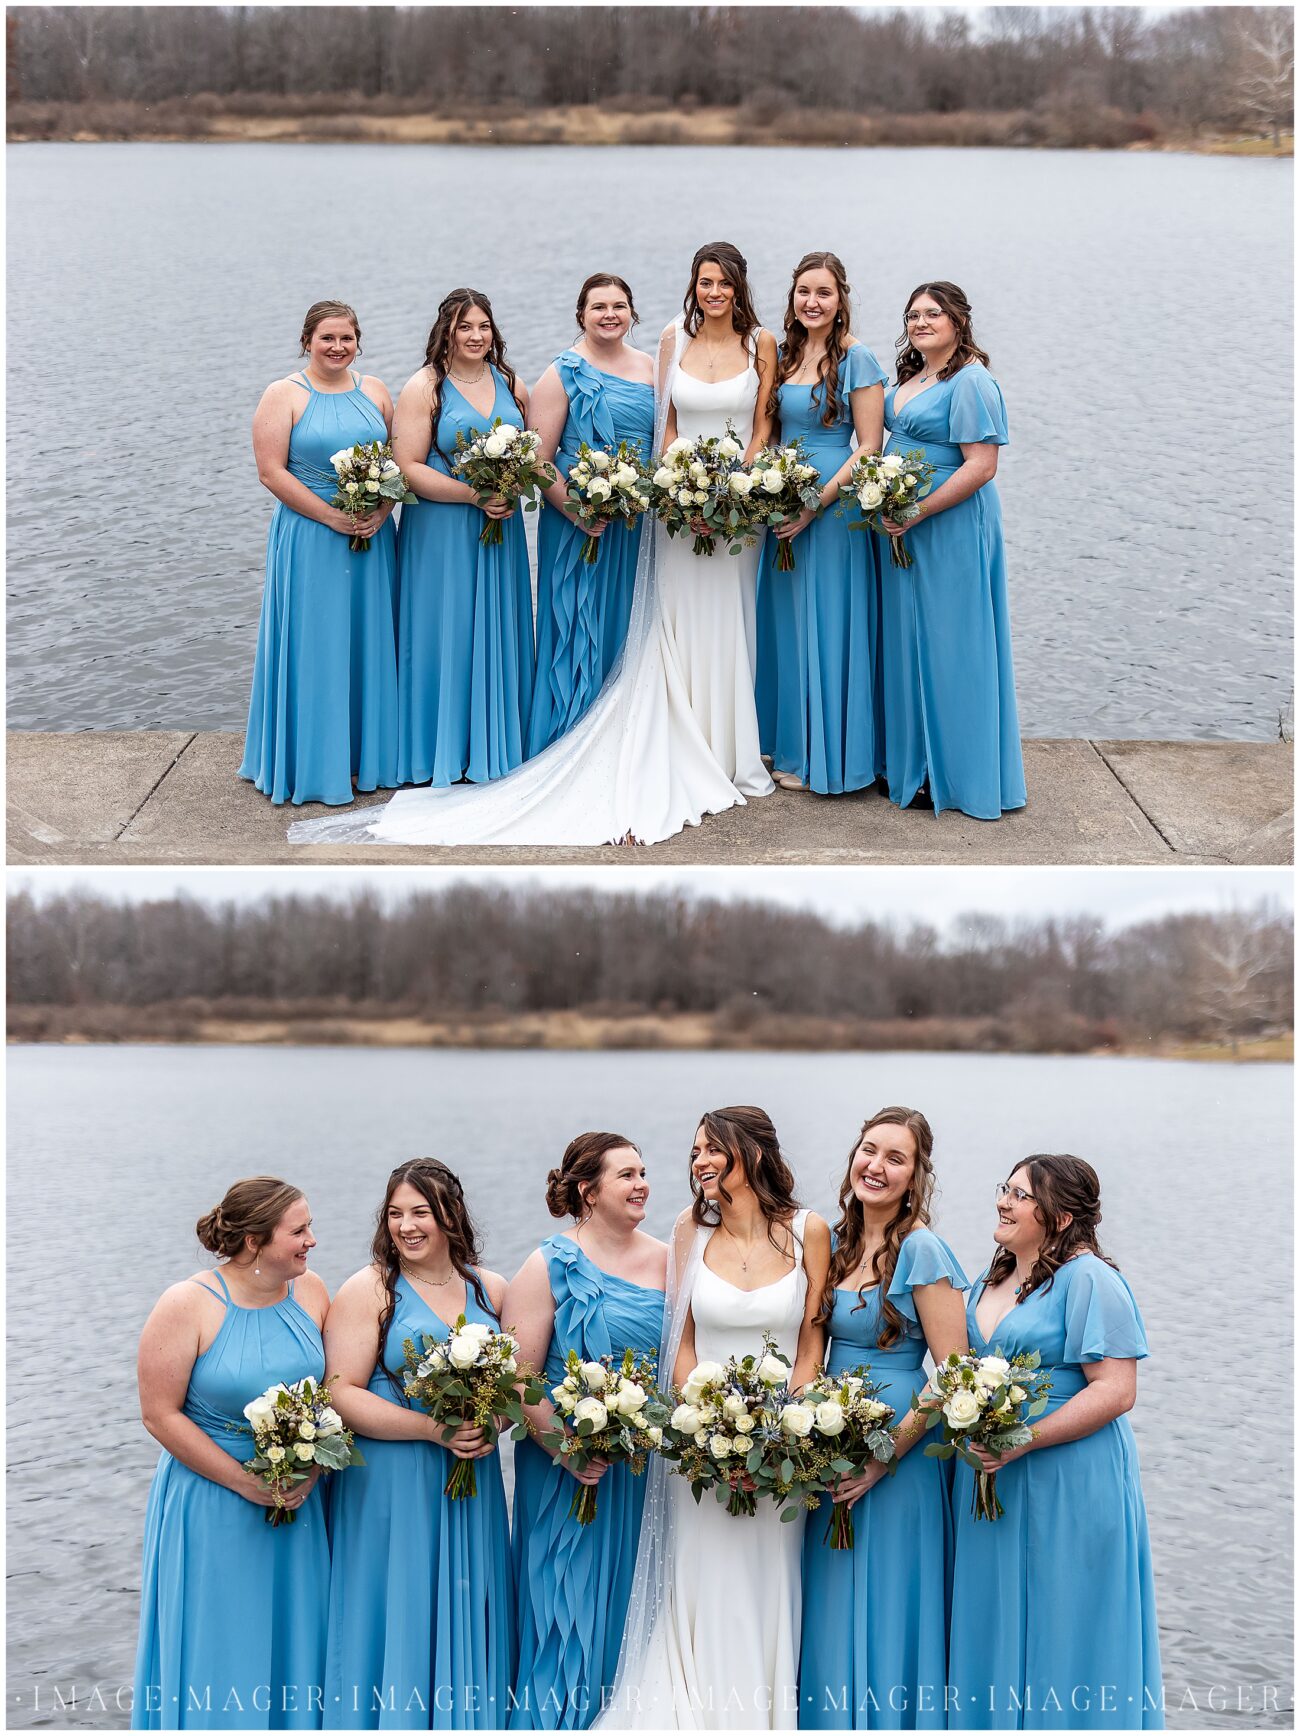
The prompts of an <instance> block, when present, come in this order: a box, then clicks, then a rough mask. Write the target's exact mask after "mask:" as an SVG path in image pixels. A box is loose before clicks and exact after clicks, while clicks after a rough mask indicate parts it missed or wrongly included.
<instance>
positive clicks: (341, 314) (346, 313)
mask: <svg viewBox="0 0 1300 1736" xmlns="http://www.w3.org/2000/svg"><path fill="white" fill-rule="evenodd" d="M327 319H345V320H347V321H348V322H349V324H350V325H351V327H352V329H353V331H354V332H355V333H356V334H357V354H358V355H360V354H361V323H360V321H359V320H358V319H357V315H356V309H355V308H351V307H349V306H348V304H347V302H345V301H314V302H313V303H312V304H311V306H310V307H309V308H308V309H307V317H306V318H305V319H304V320H303V322H302V336H301V338H300V339H299V342H300V343H301V344H302V348H301V349H300V350H299V352H298V354H299V355H300V356H305V355H306V354H307V351H308V350H309V349H310V347H311V340H312V337H313V335H314V334H315V331H316V327H317V326H318V325H321V324H323V322H324V321H325V320H327Z"/></svg>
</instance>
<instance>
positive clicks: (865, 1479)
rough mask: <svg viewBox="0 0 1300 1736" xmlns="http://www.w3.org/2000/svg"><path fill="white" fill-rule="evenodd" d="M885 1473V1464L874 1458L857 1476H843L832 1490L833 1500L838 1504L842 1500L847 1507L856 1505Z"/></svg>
mask: <svg viewBox="0 0 1300 1736" xmlns="http://www.w3.org/2000/svg"><path fill="white" fill-rule="evenodd" d="M884 1474H885V1467H884V1465H882V1464H881V1462H880V1460H879V1459H873V1460H872V1461H871V1463H870V1464H869V1465H868V1466H867V1468H866V1470H865V1471H860V1472H859V1473H858V1475H857V1476H856V1477H841V1478H840V1479H839V1481H838V1482H837V1483H836V1485H835V1487H834V1489H833V1490H832V1491H831V1500H832V1501H834V1502H835V1503H836V1504H837V1505H838V1504H839V1503H840V1502H841V1501H842V1502H843V1503H844V1505H845V1506H846V1507H850V1508H852V1507H856V1506H857V1504H858V1502H859V1501H860V1500H861V1499H862V1497H863V1496H864V1495H865V1494H866V1492H867V1490H868V1489H874V1488H875V1486H876V1484H877V1483H878V1482H879V1481H880V1479H881V1478H882V1477H883V1476H884Z"/></svg>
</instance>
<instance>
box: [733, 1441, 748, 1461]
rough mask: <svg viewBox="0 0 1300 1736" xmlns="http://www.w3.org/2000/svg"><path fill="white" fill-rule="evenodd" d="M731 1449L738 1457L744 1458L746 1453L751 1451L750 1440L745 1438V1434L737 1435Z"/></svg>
mask: <svg viewBox="0 0 1300 1736" xmlns="http://www.w3.org/2000/svg"><path fill="white" fill-rule="evenodd" d="M731 1450H732V1452H733V1453H734V1454H735V1455H736V1457H737V1458H738V1459H743V1458H744V1457H745V1455H746V1453H748V1451H749V1442H748V1441H747V1440H746V1439H745V1437H744V1435H737V1436H736V1438H735V1440H734V1441H732V1443H731Z"/></svg>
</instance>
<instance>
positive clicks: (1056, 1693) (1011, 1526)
mask: <svg viewBox="0 0 1300 1736" xmlns="http://www.w3.org/2000/svg"><path fill="white" fill-rule="evenodd" d="M1100 1221H1101V1189H1100V1184H1099V1183H1098V1180H1097V1173H1096V1171H1095V1170H1094V1169H1093V1168H1092V1167H1091V1165H1089V1164H1086V1163H1084V1162H1082V1161H1081V1159H1079V1158H1077V1157H1030V1158H1026V1160H1025V1161H1024V1163H1022V1164H1021V1165H1020V1166H1019V1167H1018V1168H1017V1169H1016V1170H1015V1171H1014V1173H1013V1174H1012V1175H1011V1176H1010V1178H1009V1179H1008V1180H1007V1181H1005V1182H1002V1183H1000V1184H999V1186H998V1223H997V1228H996V1229H995V1230H994V1232H993V1239H994V1241H995V1242H996V1243H997V1247H998V1251H997V1253H996V1254H995V1255H994V1257H993V1263H992V1264H991V1265H990V1267H989V1269H988V1272H987V1273H986V1274H985V1276H984V1278H983V1280H982V1281H981V1282H980V1283H979V1284H978V1285H977V1286H976V1287H975V1289H974V1291H973V1292H972V1296H971V1302H970V1306H969V1308H968V1311H967V1319H968V1323H969V1326H970V1342H971V1347H972V1349H973V1350H974V1351H975V1352H976V1354H977V1355H990V1354H998V1355H1002V1356H1007V1357H1012V1356H1018V1355H1020V1354H1021V1353H1022V1352H1025V1351H1032V1350H1036V1351H1037V1352H1038V1353H1039V1355H1040V1356H1041V1358H1042V1367H1043V1368H1044V1370H1046V1371H1047V1373H1048V1374H1049V1375H1050V1378H1051V1383H1052V1389H1051V1397H1050V1399H1049V1401H1048V1407H1047V1410H1046V1411H1045V1412H1044V1414H1043V1415H1042V1416H1041V1417H1040V1418H1039V1419H1038V1420H1037V1421H1036V1422H1035V1423H1034V1424H1033V1425H1032V1426H1033V1433H1034V1440H1033V1444H1032V1446H1030V1447H1021V1448H1019V1449H1017V1451H1015V1452H1013V1453H1007V1454H1006V1455H1005V1456H1004V1457H1003V1458H1002V1459H1000V1460H998V1459H994V1458H992V1457H990V1456H988V1455H983V1457H984V1463H985V1468H986V1469H988V1470H990V1471H992V1470H996V1472H997V1492H998V1496H999V1499H1000V1500H1001V1502H1002V1505H1003V1507H1004V1508H1005V1509H1006V1512H1005V1516H1004V1517H1003V1518H1001V1519H998V1520H995V1521H994V1522H992V1523H989V1522H988V1521H987V1520H983V1521H980V1522H978V1523H977V1522H976V1520H975V1519H974V1518H973V1516H972V1513H971V1500H972V1495H973V1492H974V1481H975V1474H974V1472H973V1471H971V1470H970V1468H969V1467H968V1466H967V1465H965V1464H964V1463H961V1462H958V1464H957V1468H956V1478H955V1481H954V1484H953V1497H952V1499H953V1519H954V1525H955V1539H954V1563H953V1585H952V1616H951V1623H952V1632H951V1640H950V1646H949V1660H948V1680H949V1682H950V1684H951V1687H952V1692H953V1695H954V1698H955V1704H954V1706H953V1709H952V1710H951V1712H950V1714H949V1724H950V1727H951V1728H952V1729H956V1730H990V1729H993V1730H1006V1729H1024V1730H1137V1729H1142V1730H1159V1729H1162V1728H1163V1727H1164V1717H1163V1704H1164V1701H1163V1693H1162V1687H1161V1677H1160V1643H1159V1636H1158V1631H1157V1628H1156V1606H1155V1591H1154V1585H1153V1578H1152V1568H1151V1544H1150V1540H1149V1538H1148V1535H1147V1517H1146V1506H1145V1504H1144V1502H1143V1499H1142V1483H1141V1480H1140V1477H1139V1474H1138V1456H1137V1447H1136V1444H1135V1442H1134V1440H1133V1431H1132V1429H1131V1428H1130V1427H1129V1422H1128V1418H1127V1416H1126V1415H1125V1414H1124V1413H1125V1412H1126V1411H1129V1410H1131V1409H1132V1407H1133V1403H1134V1400H1135V1398H1136V1396H1137V1365H1138V1361H1139V1359H1140V1358H1142V1357H1144V1356H1145V1355H1146V1354H1147V1342H1146V1334H1145V1332H1144V1330H1143V1326H1142V1316H1141V1315H1140V1314H1139V1313H1138V1308H1137V1303H1136V1302H1135V1301H1134V1299H1133V1292H1132V1291H1131V1290H1130V1289H1129V1287H1128V1284H1127V1283H1126V1282H1125V1280H1124V1278H1123V1277H1122V1276H1121V1275H1120V1273H1119V1272H1118V1271H1117V1270H1116V1268H1115V1266H1114V1265H1113V1264H1112V1263H1111V1262H1110V1261H1109V1260H1108V1259H1106V1257H1105V1255H1104V1254H1103V1253H1102V1251H1101V1248H1100V1247H1099V1246H1098V1243H1097V1225H1098V1224H1099V1223H1100Z"/></svg>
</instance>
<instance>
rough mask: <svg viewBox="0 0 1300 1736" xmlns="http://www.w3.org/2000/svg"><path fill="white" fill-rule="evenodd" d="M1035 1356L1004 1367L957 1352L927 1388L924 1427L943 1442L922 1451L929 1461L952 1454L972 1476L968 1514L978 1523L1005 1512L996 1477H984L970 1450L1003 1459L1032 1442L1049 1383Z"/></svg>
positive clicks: (994, 1358)
mask: <svg viewBox="0 0 1300 1736" xmlns="http://www.w3.org/2000/svg"><path fill="white" fill-rule="evenodd" d="M1038 1360H1039V1359H1038V1352H1037V1351H1036V1350H1035V1351H1031V1352H1029V1353H1027V1354H1025V1355H1022V1356H1017V1357H1015V1358H1013V1359H1012V1360H1011V1361H1010V1362H1008V1360H1007V1358H1006V1357H1005V1356H998V1355H997V1354H996V1353H993V1354H990V1355H988V1356H974V1355H972V1354H971V1353H970V1352H967V1354H966V1355H965V1356H959V1355H958V1354H957V1352H956V1351H954V1352H953V1353H952V1355H951V1356H950V1357H949V1358H948V1359H947V1361H946V1362H941V1363H940V1364H939V1366H938V1368H936V1369H935V1371H934V1378H933V1379H932V1380H931V1382H930V1386H931V1388H932V1389H933V1391H934V1394H935V1396H934V1398H933V1399H932V1400H931V1401H930V1402H929V1403H928V1404H926V1405H925V1407H924V1408H925V1409H926V1410H927V1411H928V1412H929V1415H928V1417H927V1419H926V1425H925V1426H926V1427H927V1428H933V1427H934V1426H935V1425H936V1423H938V1424H941V1425H942V1427H943V1440H942V1441H941V1442H940V1441H933V1442H931V1444H930V1445H929V1446H928V1447H927V1448H926V1449H925V1450H926V1453H927V1455H928V1456H929V1457H930V1458H933V1459H950V1458H952V1456H953V1454H954V1453H955V1454H956V1455H957V1457H958V1458H960V1459H965V1461H966V1463H967V1464H968V1465H969V1466H970V1468H971V1470H972V1471H974V1473H975V1495H974V1499H973V1501H972V1511H973V1513H974V1515H975V1517H976V1518H977V1519H1000V1518H1001V1517H1002V1514H1003V1511H1004V1509H1003V1506H1002V1503H1001V1501H999V1500H998V1495H997V1490H996V1488H995V1487H994V1473H992V1472H990V1471H986V1470H985V1469H984V1467H983V1466H982V1465H981V1464H980V1461H979V1459H978V1458H977V1457H976V1454H975V1451H974V1449H975V1448H976V1447H982V1448H983V1449H984V1451H985V1452H986V1453H993V1454H994V1455H996V1456H999V1457H1000V1456H1001V1455H1002V1454H1003V1453H1009V1452H1010V1451H1011V1450H1012V1449H1013V1448H1014V1447H1023V1446H1027V1445H1028V1444H1029V1442H1030V1441H1031V1440H1032V1439H1033V1438H1034V1435H1033V1430H1032V1429H1031V1428H1030V1426H1029V1424H1030V1422H1031V1421H1032V1419H1033V1418H1034V1417H1036V1416H1041V1415H1042V1413H1043V1412H1044V1411H1045V1410H1046V1409H1047V1398H1048V1394H1049V1392H1050V1391H1051V1385H1052V1383H1051V1379H1050V1377H1049V1376H1048V1375H1046V1374H1038V1373H1037V1372H1036V1370H1037V1368H1038Z"/></svg>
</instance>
